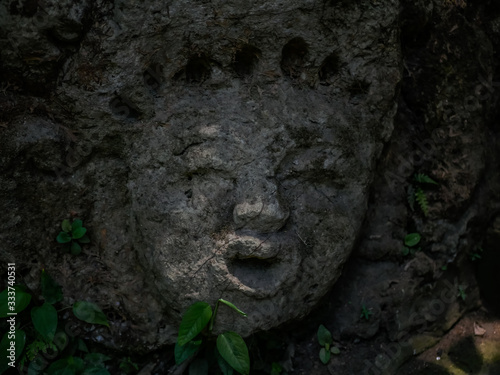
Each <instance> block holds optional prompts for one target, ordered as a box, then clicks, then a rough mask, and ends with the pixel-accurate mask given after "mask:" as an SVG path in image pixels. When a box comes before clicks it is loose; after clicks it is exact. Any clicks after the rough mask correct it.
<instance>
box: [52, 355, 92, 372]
mask: <svg viewBox="0 0 500 375" xmlns="http://www.w3.org/2000/svg"><path fill="white" fill-rule="evenodd" d="M83 368H84V364H83V359H81V358H78V357H72V356H69V357H66V358H61V359H59V360H57V361H55V362H54V363H52V364H51V365H50V367H49V368H48V370H47V374H48V375H69V374H76V373H77V372H80V371H83Z"/></svg>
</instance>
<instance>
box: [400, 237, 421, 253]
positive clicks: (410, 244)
mask: <svg viewBox="0 0 500 375" xmlns="http://www.w3.org/2000/svg"><path fill="white" fill-rule="evenodd" d="M421 239H422V236H421V235H420V233H410V234H407V235H406V236H405V238H404V244H405V246H404V247H403V250H401V252H402V253H403V255H404V256H407V255H414V254H415V253H416V252H417V251H420V250H421V248H420V247H418V248H416V247H415V246H417V245H418V243H419V242H420V240H421Z"/></svg>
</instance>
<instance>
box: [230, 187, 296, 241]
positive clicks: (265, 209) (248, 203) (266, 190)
mask: <svg viewBox="0 0 500 375" xmlns="http://www.w3.org/2000/svg"><path fill="white" fill-rule="evenodd" d="M288 216H289V211H288V209H287V208H286V207H285V206H284V205H283V204H282V202H281V201H280V199H279V197H278V189H277V186H276V184H274V183H271V182H269V181H265V183H260V184H252V183H250V184H245V189H244V192H243V194H242V197H241V199H240V202H239V203H238V204H237V205H236V206H235V207H234V211H233V220H234V223H235V224H236V226H237V227H238V228H242V229H250V230H255V231H257V232H260V233H270V232H276V231H278V230H279V229H281V228H282V227H283V226H284V225H285V222H286V220H287V219H288Z"/></svg>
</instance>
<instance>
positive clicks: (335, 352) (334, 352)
mask: <svg viewBox="0 0 500 375" xmlns="http://www.w3.org/2000/svg"><path fill="white" fill-rule="evenodd" d="M330 352H331V353H332V354H340V349H339V348H338V347H336V346H332V348H331V349H330Z"/></svg>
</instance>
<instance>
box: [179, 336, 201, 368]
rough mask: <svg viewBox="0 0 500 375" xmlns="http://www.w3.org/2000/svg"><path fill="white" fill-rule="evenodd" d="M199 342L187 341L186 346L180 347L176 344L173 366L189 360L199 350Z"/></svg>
mask: <svg viewBox="0 0 500 375" xmlns="http://www.w3.org/2000/svg"><path fill="white" fill-rule="evenodd" d="M200 345H201V340H197V341H189V342H188V343H187V344H185V345H182V346H180V345H179V343H178V342H176V343H175V348H174V356H175V364H176V365H180V364H181V363H182V362H184V361H185V360H186V359H189V358H191V357H192V356H194V355H195V354H196V352H197V351H198V349H199V348H200Z"/></svg>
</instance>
